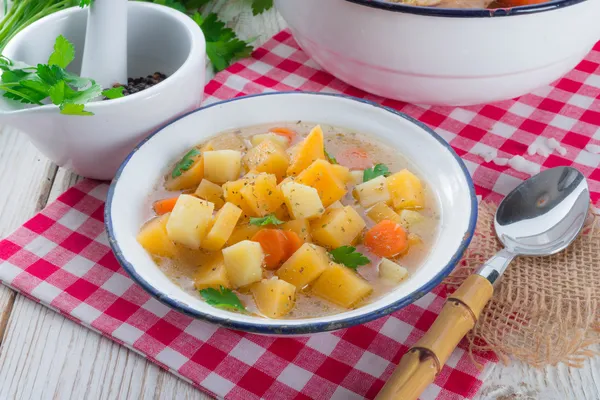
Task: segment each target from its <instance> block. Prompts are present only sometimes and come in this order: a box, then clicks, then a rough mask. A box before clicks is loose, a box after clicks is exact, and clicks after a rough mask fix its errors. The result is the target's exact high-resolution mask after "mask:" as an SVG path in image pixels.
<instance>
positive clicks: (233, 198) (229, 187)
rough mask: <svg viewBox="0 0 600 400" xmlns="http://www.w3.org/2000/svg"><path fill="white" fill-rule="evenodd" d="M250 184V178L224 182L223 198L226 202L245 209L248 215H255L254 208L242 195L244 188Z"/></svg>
mask: <svg viewBox="0 0 600 400" xmlns="http://www.w3.org/2000/svg"><path fill="white" fill-rule="evenodd" d="M247 184H248V178H245V177H244V178H242V179H238V180H237V181H231V182H227V183H225V184H223V186H222V187H223V198H224V199H225V201H226V202H228V203H232V204H235V205H236V206H238V207H239V208H241V209H242V211H244V214H246V215H254V212H253V211H252V208H250V206H249V205H248V203H246V200H244V198H243V197H242V192H241V191H242V189H243V188H244V186H245V185H247Z"/></svg>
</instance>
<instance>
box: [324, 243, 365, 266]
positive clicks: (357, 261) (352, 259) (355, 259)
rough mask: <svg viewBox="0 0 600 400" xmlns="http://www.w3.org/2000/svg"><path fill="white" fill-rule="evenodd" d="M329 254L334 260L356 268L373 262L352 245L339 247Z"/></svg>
mask: <svg viewBox="0 0 600 400" xmlns="http://www.w3.org/2000/svg"><path fill="white" fill-rule="evenodd" d="M329 254H331V256H332V257H333V261H335V262H336V263H338V264H342V265H345V266H346V267H348V268H351V269H356V268H358V266H359V265H367V264H369V263H370V262H371V261H370V260H369V259H368V258H367V257H365V256H364V255H363V254H362V253H359V252H357V251H356V248H355V247H352V246H342V247H338V248H337V249H333V250H331V251H330V252H329Z"/></svg>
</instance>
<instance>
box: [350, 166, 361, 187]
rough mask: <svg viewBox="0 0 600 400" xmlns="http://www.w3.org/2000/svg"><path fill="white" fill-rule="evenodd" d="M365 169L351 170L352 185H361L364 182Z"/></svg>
mask: <svg viewBox="0 0 600 400" xmlns="http://www.w3.org/2000/svg"><path fill="white" fill-rule="evenodd" d="M363 174H364V171H362V170H359V171H350V183H351V184H352V185H359V184H361V183H362V182H363Z"/></svg>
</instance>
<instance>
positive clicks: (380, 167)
mask: <svg viewBox="0 0 600 400" xmlns="http://www.w3.org/2000/svg"><path fill="white" fill-rule="evenodd" d="M389 174H390V170H389V169H388V167H387V166H386V165H385V164H376V165H375V166H374V167H373V168H367V169H365V170H364V171H363V182H368V181H370V180H371V179H375V178H377V177H378V176H389Z"/></svg>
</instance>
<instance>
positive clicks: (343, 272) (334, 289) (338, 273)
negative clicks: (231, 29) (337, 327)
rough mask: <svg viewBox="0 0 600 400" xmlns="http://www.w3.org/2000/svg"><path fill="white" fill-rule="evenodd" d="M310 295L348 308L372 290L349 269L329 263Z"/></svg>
mask: <svg viewBox="0 0 600 400" xmlns="http://www.w3.org/2000/svg"><path fill="white" fill-rule="evenodd" d="M311 291H312V293H313V294H315V295H316V296H319V297H321V298H323V299H325V300H327V301H330V302H332V303H334V304H337V305H339V306H342V307H345V308H350V307H352V306H354V305H355V304H356V303H358V302H359V301H361V300H362V299H364V298H365V297H367V296H368V295H369V294H370V293H371V292H372V291H373V288H372V287H371V285H370V284H369V283H368V282H367V281H366V280H364V279H363V278H361V277H360V276H359V275H358V274H357V273H356V272H354V271H353V270H351V269H350V268H347V267H343V266H341V265H339V264H336V263H333V262H332V263H330V264H329V266H328V267H327V269H326V270H325V271H324V272H323V273H322V274H321V276H320V277H319V279H317V281H316V282H315V284H314V285H313V287H312V289H311Z"/></svg>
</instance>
